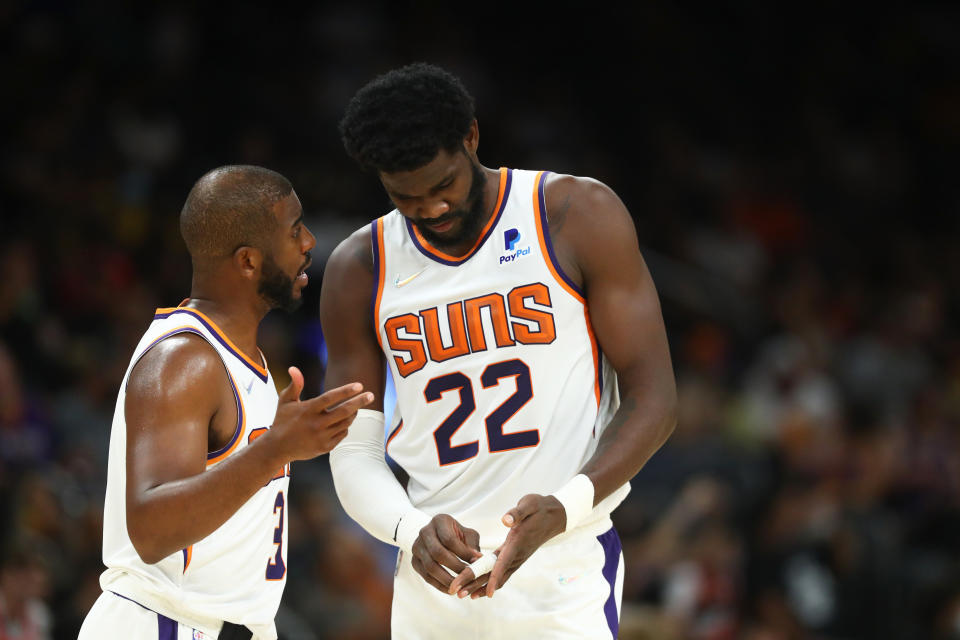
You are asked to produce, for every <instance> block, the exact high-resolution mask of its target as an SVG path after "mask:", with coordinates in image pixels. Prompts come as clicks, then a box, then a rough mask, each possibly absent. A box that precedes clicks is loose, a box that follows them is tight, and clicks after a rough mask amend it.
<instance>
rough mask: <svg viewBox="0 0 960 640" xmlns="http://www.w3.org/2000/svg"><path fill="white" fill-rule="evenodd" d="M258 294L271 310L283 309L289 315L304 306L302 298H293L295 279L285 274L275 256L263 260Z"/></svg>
mask: <svg viewBox="0 0 960 640" xmlns="http://www.w3.org/2000/svg"><path fill="white" fill-rule="evenodd" d="M308 260H309V258H308ZM257 293H259V294H260V297H261V298H263V300H264V301H266V303H267V304H268V305H270V308H271V309H283V310H284V311H286V312H288V313H289V312H292V311H296V310H297V309H299V308H300V305H301V304H303V297H302V296H301V297H299V298H294V297H293V278H291V277H290V276H288V275H287V274H285V273H284V272H283V269H281V268H280V265H278V264H277V263H276V261H275V260H274V259H273V256H269V255H268V256H266V257H265V258H264V260H263V273H262V274H261V276H260V283H259V284H258V285H257Z"/></svg>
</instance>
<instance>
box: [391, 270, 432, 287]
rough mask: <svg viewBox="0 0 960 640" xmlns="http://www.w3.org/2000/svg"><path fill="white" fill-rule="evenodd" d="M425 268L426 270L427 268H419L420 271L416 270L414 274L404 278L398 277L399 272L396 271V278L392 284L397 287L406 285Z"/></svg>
mask: <svg viewBox="0 0 960 640" xmlns="http://www.w3.org/2000/svg"><path fill="white" fill-rule="evenodd" d="M426 270H427V268H426V267H424V268H423V269H420V271H417V272H416V273H415V274H413V275H412V276H408V277H406V278H404V279H403V280H401V279H400V274H399V273H398V274H397V279H396V280H394V281H393V284H394V286H396V287H398V288H399V287H402V286H404V285H406V284H410V282H411V281H412V280H413V279H414V278H416V277H417V276H418V275H420V274H421V273H423V272H424V271H426Z"/></svg>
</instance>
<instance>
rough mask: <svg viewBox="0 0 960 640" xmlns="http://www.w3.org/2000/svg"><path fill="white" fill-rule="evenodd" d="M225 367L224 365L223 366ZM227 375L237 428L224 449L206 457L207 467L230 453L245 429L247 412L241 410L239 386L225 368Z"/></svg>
mask: <svg viewBox="0 0 960 640" xmlns="http://www.w3.org/2000/svg"><path fill="white" fill-rule="evenodd" d="M224 369H226V367H224ZM227 377H229V378H230V386H231V387H232V389H233V395H234V397H235V398H236V400H237V430H236V431H235V432H234V433H233V438H232V439H231V440H230V442H229V443H228V444H227V446H226V449H220V450H218V451H215V452H214V453H215V454H216V455H214V456H213V457H212V458H210V457H208V458H207V466H208V467H209V466H210V465H212V464H215V463H217V462H220V461H221V460H223V459H224V458H226V457H227V456H229V455H230V454H231V453H233V452H234V450H236V448H237V445H238V444H240V441H241V440H242V439H243V438H241V436H242V435H243V433H244V431H246V429H247V412H246V411H244V410H243V399H242V398H241V397H240V388H239V387H237V382H236V380H234V379H233V374H231V373H230V370H229V369H227Z"/></svg>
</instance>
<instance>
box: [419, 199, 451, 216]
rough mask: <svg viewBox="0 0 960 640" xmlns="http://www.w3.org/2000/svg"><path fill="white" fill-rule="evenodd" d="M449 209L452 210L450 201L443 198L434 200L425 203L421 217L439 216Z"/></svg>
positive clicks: (421, 210)
mask: <svg viewBox="0 0 960 640" xmlns="http://www.w3.org/2000/svg"><path fill="white" fill-rule="evenodd" d="M448 211H450V203H449V202H447V201H446V200H443V199H438V200H432V201H428V202H425V203H424V205H423V207H422V208H421V209H420V217H421V218H426V219H430V218H439V217H440V216H442V215H443V214H445V213H447V212H448Z"/></svg>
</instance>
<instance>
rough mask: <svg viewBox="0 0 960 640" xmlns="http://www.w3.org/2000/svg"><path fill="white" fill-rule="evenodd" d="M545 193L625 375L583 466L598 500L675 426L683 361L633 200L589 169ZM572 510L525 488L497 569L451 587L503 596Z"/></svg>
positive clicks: (555, 228)
mask: <svg viewBox="0 0 960 640" xmlns="http://www.w3.org/2000/svg"><path fill="white" fill-rule="evenodd" d="M544 195H545V201H546V205H547V215H548V221H549V225H550V237H551V241H552V243H553V247H554V250H555V254H556V256H557V259H558V260H559V261H560V264H561V267H562V268H563V270H564V272H565V273H566V274H567V276H568V277H569V278H571V279H572V280H573V281H574V282H575V283H577V284H578V285H579V286H580V288H581V289H582V290H583V291H584V293H585V295H586V304H587V310H588V312H589V316H590V322H591V325H592V326H593V331H594V335H595V337H596V339H597V342H598V344H599V347H600V349H601V351H603V354H604V357H606V358H607V359H608V360H609V361H610V363H611V364H612V365H613V368H614V369H615V370H616V371H617V376H618V379H619V388H620V396H621V403H620V408H619V409H618V410H617V412H616V414H614V416H613V418H612V420H611V421H610V423H609V424H607V425H606V427H605V429H604V431H603V433H602V434H601V436H600V441H599V443H598V445H597V449H596V451H595V452H594V454H593V456H591V458H590V459H589V460H588V461H587V462H586V464H585V465H584V466H583V468H582V469H581V473H582V474H584V475H586V476H587V477H588V478H589V479H590V482H591V483H592V485H593V487H592V488H593V505H596V504H597V503H598V502H600V501H601V500H603V499H604V498H606V497H607V496H608V495H610V494H611V493H613V492H614V491H615V490H616V489H617V488H618V487H620V486H621V485H623V484H624V483H625V482H627V481H629V480H630V479H631V478H632V477H633V476H634V475H636V473H637V471H639V470H640V468H641V467H643V465H644V464H645V463H646V462H647V460H649V459H650V456H652V455H653V454H654V452H656V450H657V449H659V448H660V446H661V445H662V444H663V443H664V442H665V441H666V439H667V438H668V437H669V435H670V433H671V432H672V431H673V427H674V424H675V422H676V417H675V416H676V387H675V383H674V378H673V369H672V366H671V364H670V352H669V349H668V346H667V337H666V331H665V330H664V326H663V318H662V316H661V313H660V304H659V302H658V300H657V293H656V289H655V288H654V286H653V281H652V280H651V278H650V273H649V272H648V271H647V267H646V264H644V261H643V258H642V257H641V256H640V251H639V248H638V246H637V236H636V232H635V231H634V227H633V221H632V220H631V218H630V214H629V213H628V212H627V210H626V207H624V206H623V203H622V202H620V199H619V198H617V196H616V195H615V194H614V193H613V192H612V191H611V190H610V189H609V188H607V187H606V186H604V185H602V184H601V183H599V182H596V181H595V180H589V179H585V178H574V177H571V176H551V178H550V179H549V182H548V183H547V185H546V187H545V194H544ZM588 484H589V483H588ZM561 491H562V490H561ZM586 495H589V494H586ZM584 499H585V500H586V497H585V498H584ZM566 519H567V513H566V510H565V508H564V505H563V503H561V502H560V500H558V498H557V497H556V496H555V495H551V496H541V495H537V494H528V495H526V496H523V497H522V498H521V499H520V501H519V502H518V503H517V506H516V507H514V508H513V509H511V510H510V511H509V512H507V513H506V514H505V515H504V518H503V522H504V524H505V525H507V526H508V527H510V532H509V534H508V535H507V540H506V542H505V543H504V544H503V546H502V547H501V548H500V552H499V555H498V557H497V560H496V563H495V564H494V568H493V570H492V571H491V572H490V574H489V578H488V577H487V576H475V575H474V574H473V572H472V570H470V569H467V570H464V571H462V572H461V573H460V575H459V576H458V577H457V578H456V579H455V580H454V581H453V583H452V584H451V585H450V592H451V593H454V592H457V593H459V594H460V596H461V597H465V596H466V595H468V594H472V597H477V596H478V595H480V592H479V591H478V590H479V589H480V588H482V587H484V585H486V589H485V593H486V595H488V596H490V595H493V593H494V592H495V591H496V590H497V589H498V588H499V587H500V586H501V585H502V584H503V583H504V581H505V580H507V579H509V577H510V575H512V573H513V572H514V571H516V570H517V568H519V567H520V566H521V565H522V564H523V563H524V562H525V561H526V560H527V558H529V557H530V555H531V554H533V552H534V551H536V550H537V548H539V547H540V545H542V544H543V543H544V542H546V541H547V540H549V539H550V538H552V537H553V536H555V535H557V534H558V533H560V532H562V531H564V529H565V528H566V526H567V520H566Z"/></svg>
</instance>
